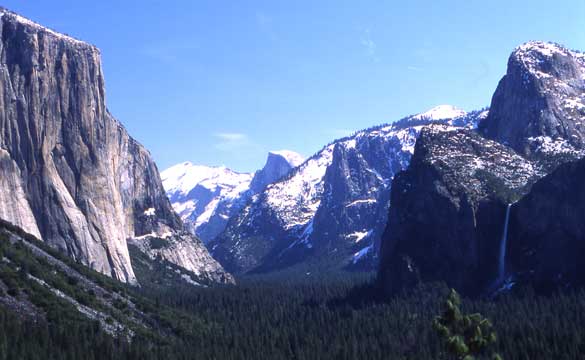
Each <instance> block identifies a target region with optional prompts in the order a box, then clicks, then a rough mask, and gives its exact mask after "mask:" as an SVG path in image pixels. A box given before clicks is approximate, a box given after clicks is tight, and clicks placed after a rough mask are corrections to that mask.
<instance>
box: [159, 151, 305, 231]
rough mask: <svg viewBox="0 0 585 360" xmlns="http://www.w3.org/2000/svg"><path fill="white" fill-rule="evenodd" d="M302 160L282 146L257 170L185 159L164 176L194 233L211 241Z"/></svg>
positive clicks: (165, 172)
mask: <svg viewBox="0 0 585 360" xmlns="http://www.w3.org/2000/svg"><path fill="white" fill-rule="evenodd" d="M302 162H303V157H302V156H301V155H299V154H297V153H295V152H294V151H289V150H279V151H270V152H269V153H268V159H267V161H266V165H265V166H264V167H263V168H262V169H261V170H259V171H257V172H255V173H238V172H236V171H233V170H231V169H229V168H227V167H225V166H220V167H210V166H203V165H193V164H192V163H190V162H184V163H181V164H177V165H174V166H172V167H170V168H168V169H166V170H165V171H163V172H162V173H161V177H162V181H163V186H164V187H165V189H166V191H167V195H168V196H169V199H170V200H171V203H172V205H173V209H174V210H175V211H176V212H177V213H178V214H179V215H180V216H181V219H183V221H184V222H185V224H186V225H187V228H188V229H189V230H190V231H191V232H192V233H194V234H196V235H198V236H199V237H201V239H202V240H203V241H204V242H208V241H210V240H212V239H213V238H214V237H215V236H216V235H217V234H218V233H219V232H221V231H222V230H223V228H224V227H225V225H226V224H227V221H228V220H229V219H230V218H231V216H232V215H233V214H234V213H235V212H237V211H238V210H239V209H240V208H241V207H242V206H243V205H244V204H245V203H246V202H247V200H248V199H249V198H250V197H251V196H252V195H254V194H255V193H256V192H258V191H262V190H263V189H264V188H265V187H266V185H268V184H269V183H271V182H273V181H275V180H278V179H279V178H281V177H282V176H284V175H286V173H288V171H290V170H291V169H292V168H294V167H295V166H297V165H299V164H300V163H302Z"/></svg>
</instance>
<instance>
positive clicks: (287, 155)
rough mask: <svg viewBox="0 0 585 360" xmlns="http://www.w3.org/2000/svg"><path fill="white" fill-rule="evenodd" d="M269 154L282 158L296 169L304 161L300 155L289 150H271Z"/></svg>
mask: <svg viewBox="0 0 585 360" xmlns="http://www.w3.org/2000/svg"><path fill="white" fill-rule="evenodd" d="M269 154H272V155H276V156H280V157H282V158H284V159H285V160H286V161H287V162H288V163H289V164H290V165H291V166H292V167H297V166H299V165H301V164H302V163H303V161H305V159H304V158H303V156H302V155H301V154H299V153H296V152H294V151H290V150H273V151H270V152H269Z"/></svg>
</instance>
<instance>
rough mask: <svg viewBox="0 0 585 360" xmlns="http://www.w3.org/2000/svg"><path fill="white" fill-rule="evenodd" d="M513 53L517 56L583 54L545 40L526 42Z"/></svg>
mask: <svg viewBox="0 0 585 360" xmlns="http://www.w3.org/2000/svg"><path fill="white" fill-rule="evenodd" d="M513 54H514V55H516V56H531V55H535V54H539V55H543V56H546V57H552V56H553V55H554V54H559V55H568V54H571V55H577V56H578V57H580V56H581V57H582V56H583V54H582V53H578V52H575V51H571V50H568V49H566V48H565V47H563V46H561V45H559V44H556V43H552V42H545V41H529V42H527V43H524V44H522V45H520V46H518V47H517V48H516V49H514V53H513Z"/></svg>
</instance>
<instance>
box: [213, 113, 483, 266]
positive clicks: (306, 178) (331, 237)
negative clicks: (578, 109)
mask: <svg viewBox="0 0 585 360" xmlns="http://www.w3.org/2000/svg"><path fill="white" fill-rule="evenodd" d="M485 113H486V112H473V113H470V114H465V112H462V111H461V110H458V109H455V108H453V107H450V106H442V107H438V108H436V109H433V111H430V112H428V113H424V114H421V115H417V116H411V117H408V118H405V119H403V120H401V121H398V122H396V123H394V124H392V125H383V126H378V127H375V128H371V129H367V130H364V131H359V132H357V133H356V134H354V135H352V136H350V137H347V138H344V139H340V140H337V141H335V142H333V143H331V144H329V145H327V146H326V147H324V148H323V149H322V150H321V151H319V152H318V153H317V154H315V155H314V156H312V157H311V158H309V159H308V160H307V161H305V162H304V163H303V164H302V165H300V166H299V167H297V168H296V169H295V170H294V171H293V172H292V173H291V174H289V175H288V176H287V177H285V178H284V179H282V180H281V181H279V182H276V183H274V184H272V185H269V186H268V187H267V189H266V190H265V191H264V192H262V193H260V194H258V195H256V196H254V197H253V198H252V199H251V201H250V202H249V203H248V204H247V205H246V207H244V208H243V209H242V211H241V212H240V213H239V214H238V215H237V216H236V217H234V218H232V220H231V221H230V222H229V224H228V227H227V228H226V230H225V231H224V233H222V234H221V235H220V236H219V237H218V239H217V240H216V241H214V242H212V243H211V244H210V248H211V251H212V254H213V255H214V257H216V258H217V259H218V260H219V261H220V262H221V263H222V264H223V265H224V266H226V267H227V268H228V269H230V271H234V272H249V271H260V272H266V271H272V270H276V269H281V268H285V267H289V266H291V265H294V264H300V263H303V262H308V261H309V262H314V263H320V264H322V265H323V266H324V267H328V268H341V267H346V266H349V267H350V268H356V267H362V268H370V269H371V268H373V267H374V266H375V263H376V256H375V255H376V253H377V251H376V247H377V246H378V239H379V238H380V235H381V234H382V232H383V230H384V227H385V224H386V219H387V217H386V216H387V215H386V214H387V209H388V205H389V194H390V183H391V180H392V178H393V177H394V175H395V174H396V173H397V172H399V171H401V170H403V169H404V168H406V166H408V163H409V161H410V157H411V155H412V151H413V149H414V144H415V142H416V137H417V135H418V133H419V132H420V130H421V129H422V128H423V127H424V126H425V125H428V124H430V123H449V124H453V123H455V122H457V123H458V124H459V125H462V126H463V125H465V126H470V127H472V126H473V124H474V123H476V122H477V121H478V120H479V119H480V118H482V117H483V116H485Z"/></svg>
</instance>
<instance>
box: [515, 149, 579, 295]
mask: <svg viewBox="0 0 585 360" xmlns="http://www.w3.org/2000/svg"><path fill="white" fill-rule="evenodd" d="M584 217H585V159H581V160H578V161H575V162H570V163H567V164H563V165H561V166H559V167H558V168H557V169H556V170H555V171H554V172H553V173H551V174H550V175H547V176H546V177H544V178H542V179H541V180H539V181H538V182H537V183H535V184H534V186H533V187H532V190H531V192H530V193H529V194H528V195H526V196H525V197H524V198H522V200H520V201H519V202H518V203H516V204H514V206H513V207H512V210H511V215H510V227H509V236H508V258H507V259H506V267H507V269H508V271H507V272H508V274H514V281H517V282H525V281H529V282H530V283H532V284H533V286H534V287H535V288H536V289H537V290H540V291H544V292H546V291H550V290H553V289H555V288H559V287H561V288H564V287H576V286H583V285H585V261H583V259H584V258H585V222H584V221H583V219H584Z"/></svg>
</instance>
